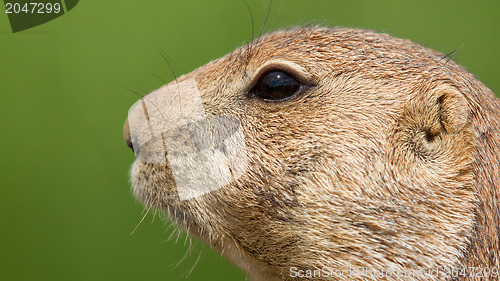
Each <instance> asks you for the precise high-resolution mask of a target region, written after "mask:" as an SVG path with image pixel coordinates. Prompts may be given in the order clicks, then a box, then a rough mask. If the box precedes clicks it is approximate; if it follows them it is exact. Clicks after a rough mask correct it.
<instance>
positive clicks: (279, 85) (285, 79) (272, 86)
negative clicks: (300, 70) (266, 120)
mask: <svg viewBox="0 0 500 281" xmlns="http://www.w3.org/2000/svg"><path fill="white" fill-rule="evenodd" d="M300 86H301V84H300V83H299V82H298V81H297V79H295V78H294V77H292V76H290V75H288V74H286V73H285V72H282V71H271V72H268V73H267V74H265V75H264V76H263V77H262V78H261V79H260V80H259V81H258V82H257V85H255V87H254V89H253V90H252V91H251V95H252V96H255V97H257V98H261V99H264V100H270V101H281V100H286V99H289V98H291V97H293V96H295V95H296V94H297V93H298V91H299V89H300Z"/></svg>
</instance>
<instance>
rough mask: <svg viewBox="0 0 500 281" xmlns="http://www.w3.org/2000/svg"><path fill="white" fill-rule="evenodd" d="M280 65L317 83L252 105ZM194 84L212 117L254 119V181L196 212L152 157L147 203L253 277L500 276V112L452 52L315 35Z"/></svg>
mask: <svg viewBox="0 0 500 281" xmlns="http://www.w3.org/2000/svg"><path fill="white" fill-rule="evenodd" d="M272 61H274V63H273V62H272ZM270 62H271V64H274V66H273V67H285V68H286V69H287V70H289V71H291V72H293V73H294V74H296V76H299V77H300V78H301V79H303V81H305V82H306V83H307V85H308V87H309V88H308V89H307V90H306V91H305V92H304V93H302V94H301V95H300V96H298V97H296V98H294V99H292V100H288V101H284V102H275V103H273V102H263V101H260V100H256V99H253V98H251V97H249V96H248V95H247V91H248V89H249V85H251V84H252V83H254V82H255V79H256V78H255V76H256V75H257V74H258V73H259V71H261V68H262V67H263V66H265V65H268V64H269V63H270ZM187 79H195V80H196V82H197V84H198V87H199V89H200V92H201V93H202V99H203V106H204V109H205V112H206V114H207V115H208V116H209V117H210V116H214V115H224V116H231V117H235V118H237V119H238V120H240V121H241V126H242V128H243V132H244V136H245V140H246V142H245V144H246V153H247V156H248V170H247V172H246V173H245V174H244V175H243V176H241V177H239V178H238V179H237V180H236V181H234V182H233V183H231V184H229V185H227V186H224V187H223V188H220V189H218V190H215V191H213V192H210V193H208V194H205V195H202V196H199V197H196V198H193V199H189V200H185V201H181V200H179V197H178V195H177V193H176V186H175V181H174V179H173V177H172V174H171V169H170V166H169V164H168V163H165V164H152V163H144V162H141V161H139V160H136V162H135V163H134V167H133V169H132V183H133V187H134V192H135V194H136V195H137V196H138V197H139V198H140V199H141V200H143V201H144V202H145V204H147V205H148V206H154V207H156V208H160V209H163V210H167V211H168V213H169V214H170V216H171V217H172V218H173V219H174V220H175V221H176V222H177V223H178V224H179V226H180V227H182V228H183V229H185V230H187V231H188V233H190V234H192V235H195V236H198V237H200V238H202V239H203V240H205V241H206V242H207V243H209V244H210V245H212V246H213V247H214V248H215V249H217V250H218V251H220V252H221V253H223V254H224V255H225V256H226V257H228V258H229V259H230V260H231V261H233V262H235V263H236V264H238V265H239V266H240V267H241V268H242V269H243V270H246V271H247V272H248V273H249V275H250V276H251V278H252V280H295V279H300V278H299V277H297V278H292V277H291V276H290V272H291V271H290V268H292V267H293V268H296V269H297V270H299V269H302V270H323V269H325V268H330V269H333V270H349V269H354V268H365V269H372V270H394V271H396V272H403V271H404V270H418V269H430V270H431V269H438V268H440V269H442V270H443V272H441V275H439V276H434V275H433V276H424V275H422V274H420V275H419V274H416V275H415V276H413V277H404V278H397V277H394V276H392V277H391V276H389V277H387V276H385V278H379V280H382V279H387V280H448V279H449V280H452V279H453V278H451V277H450V278H447V277H446V276H445V275H443V274H444V273H446V271H445V270H447V269H448V270H449V269H455V270H457V269H462V268H463V269H464V271H462V272H461V273H462V274H465V275H466V276H463V275H460V276H459V277H458V278H456V280H475V279H474V277H477V274H478V271H479V269H478V268H481V270H482V269H485V268H489V269H490V270H491V269H492V268H496V270H500V244H499V242H500V239H499V230H500V207H499V204H500V203H499V202H500V191H499V187H500V173H499V168H500V144H499V141H500V135H499V129H500V124H499V122H500V102H499V100H498V99H497V98H496V97H495V96H494V94H493V93H492V92H491V91H490V90H489V89H487V88H486V87H485V86H484V85H483V84H481V83H480V82H478V81H477V80H476V79H475V78H474V77H473V76H472V75H471V74H469V73H468V72H467V71H465V70H464V69H463V68H461V67H459V66H458V65H456V64H455V63H454V62H452V61H449V60H448V59H444V58H443V55H442V54H440V53H437V52H435V51H432V50H429V49H426V48H423V47H421V46H419V45H417V44H415V43H412V42H410V41H407V40H401V39H396V38H393V37H390V36H388V35H386V34H378V33H374V32H371V31H365V30H355V29H325V28H303V29H297V30H291V31H279V32H275V33H272V34H270V35H268V36H266V37H264V38H261V39H259V40H256V41H255V42H253V43H251V44H249V45H248V46H244V47H242V48H240V49H237V50H235V51H234V52H232V53H231V54H229V55H227V56H225V57H223V58H221V59H218V60H215V61H212V62H210V63H208V64H207V65H205V66H203V67H201V68H199V69H197V70H195V71H193V72H192V73H190V74H187V75H185V76H182V77H180V78H179V79H178V80H177V81H174V82H172V83H176V82H179V81H185V80H187ZM173 100H175V99H173ZM127 130H128V129H126V132H125V135H127V134H129V133H128V131H127ZM126 138H127V137H126ZM129 138H130V137H129ZM157 149H160V150H161V149H162V148H161V147H160V148H157ZM138 159H139V158H138ZM474 267H475V268H474ZM481 272H483V271H481ZM368 278H369V277H367V276H363V275H360V276H344V277H342V276H335V277H333V278H332V277H329V278H322V277H318V278H311V279H315V280H316V279H317V280H321V279H339V280H366V279H368ZM303 279H308V278H307V277H303ZM477 279H478V280H479V279H480V280H497V279H498V278H493V277H486V278H482V279H481V278H477Z"/></svg>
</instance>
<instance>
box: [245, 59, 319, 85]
mask: <svg viewBox="0 0 500 281" xmlns="http://www.w3.org/2000/svg"><path fill="white" fill-rule="evenodd" d="M271 71H282V72H285V73H287V74H289V75H290V76H292V77H293V78H295V79H296V80H297V81H298V82H299V83H300V84H303V85H306V86H312V85H313V83H312V82H311V80H312V79H311V78H310V77H308V76H309V75H307V72H306V70H305V68H304V67H302V66H300V65H298V64H296V63H293V62H290V61H286V60H271V61H267V62H266V63H265V64H264V65H262V66H261V67H260V68H259V69H258V70H257V71H255V73H256V74H255V75H254V77H253V78H252V80H251V81H250V83H249V84H248V86H247V87H246V89H245V90H246V92H249V91H251V90H252V89H253V88H254V87H255V86H256V85H257V83H258V82H259V81H260V80H261V79H262V77H264V75H266V74H267V73H269V72H271Z"/></svg>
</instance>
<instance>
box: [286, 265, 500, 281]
mask: <svg viewBox="0 0 500 281" xmlns="http://www.w3.org/2000/svg"><path fill="white" fill-rule="evenodd" d="M289 274H290V277H292V278H309V279H314V278H321V279H323V278H365V279H368V280H378V279H385V278H391V277H392V278H412V277H414V278H443V279H444V278H463V277H472V278H475V279H482V278H491V277H493V278H498V277H499V276H500V269H499V268H497V267H492V268H491V267H466V268H446V267H441V266H437V267H435V268H426V269H373V268H367V267H355V268H348V269H343V270H340V269H333V268H329V267H324V268H322V269H301V268H298V267H290V272H289Z"/></svg>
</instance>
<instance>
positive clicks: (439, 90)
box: [424, 85, 469, 134]
mask: <svg viewBox="0 0 500 281" xmlns="http://www.w3.org/2000/svg"><path fill="white" fill-rule="evenodd" d="M424 96H426V97H425V98H426V100H427V105H428V106H429V109H430V111H431V112H433V113H436V114H437V115H438V116H437V118H438V119H439V122H440V125H441V126H442V130H444V133H449V134H456V133H459V132H460V131H461V130H462V129H463V128H464V126H465V125H466V123H467V119H468V117H469V116H468V115H469V109H468V106H467V101H466V100H465V97H464V96H463V94H462V93H460V92H459V91H458V90H457V89H456V88H455V87H452V86H449V85H440V86H438V87H436V88H434V89H432V90H431V91H429V92H428V93H427V95H424Z"/></svg>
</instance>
